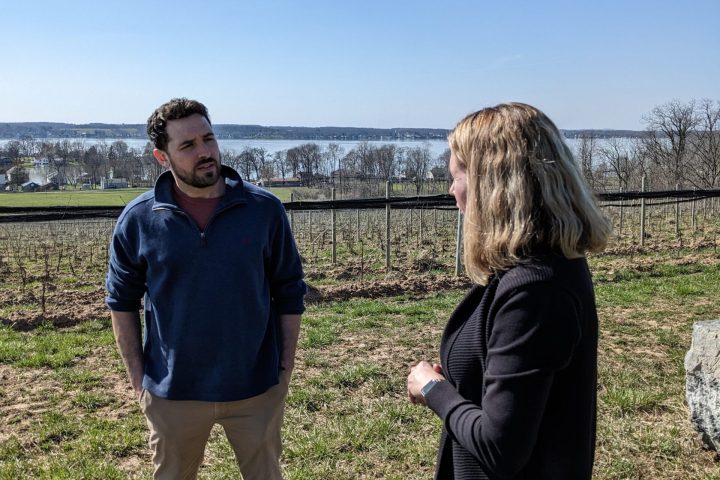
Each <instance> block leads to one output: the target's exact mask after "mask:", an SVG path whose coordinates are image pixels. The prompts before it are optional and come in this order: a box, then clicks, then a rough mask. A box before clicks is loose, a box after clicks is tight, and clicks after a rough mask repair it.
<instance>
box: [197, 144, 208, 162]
mask: <svg viewBox="0 0 720 480" xmlns="http://www.w3.org/2000/svg"><path fill="white" fill-rule="evenodd" d="M198 157H199V158H203V159H205V158H208V157H210V147H208V145H207V144H206V143H205V142H202V143H201V144H200V146H199V147H198Z"/></svg>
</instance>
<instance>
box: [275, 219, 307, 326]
mask: <svg viewBox="0 0 720 480" xmlns="http://www.w3.org/2000/svg"><path fill="white" fill-rule="evenodd" d="M280 210H281V213H280V214H279V215H278V217H279V218H278V220H277V222H276V226H275V230H274V233H273V238H272V240H271V241H272V251H271V254H270V270H269V272H268V273H269V277H270V291H271V294H272V297H273V301H274V302H275V305H276V307H277V309H278V313H280V314H300V313H303V312H304V311H305V306H304V304H303V298H304V296H305V292H306V290H307V287H306V286H305V282H304V281H303V276H304V274H303V270H302V263H301V261H300V254H299V253H298V250H297V246H296V245H295V239H294V238H293V234H292V230H291V229H290V223H289V222H288V219H287V215H286V214H285V210H284V208H283V207H282V205H281V206H280Z"/></svg>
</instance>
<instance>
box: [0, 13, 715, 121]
mask: <svg viewBox="0 0 720 480" xmlns="http://www.w3.org/2000/svg"><path fill="white" fill-rule="evenodd" d="M718 20H720V1H718V0H697V1H695V0H685V1H681V0H677V1H669V0H654V1H649V0H638V1H634V0H624V1H619V0H611V1H602V0H594V1H581V0H576V1H569V0H568V1H543V0H525V1H520V0H506V1H481V0H475V1H452V0H450V1H425V0H415V1H392V0H388V1H374V0H365V1H362V2H360V1H351V0H345V1H343V0H334V1H303V0H264V1H241V0H237V1H219V0H218V1H213V0H206V1H195V2H190V1H185V0H175V1H161V0H129V1H122V2H105V1H98V0H93V1H85V0H80V1H77V0H67V1H63V2H58V1H55V0H39V1H34V0H24V1H18V0H0V45H1V46H2V49H1V50H0V51H2V55H1V56H0V122H18V121H56V122H72V123H85V122H104V123H144V122H145V120H146V119H147V117H148V115H149V114H150V112H151V111H152V110H153V109H154V108H155V107H156V106H158V105H159V104H161V103H163V102H164V101H166V100H168V99H169V98H171V97H175V96H187V97H193V98H197V99H198V100H201V101H202V102H204V103H205V104H206V105H207V106H208V108H209V109H210V113H211V117H212V119H213V122H214V123H239V124H260V125H293V126H328V125H333V126H358V127H359V126H364V127H382V128H386V127H435V128H451V127H452V126H453V125H454V124H455V123H456V122H457V121H458V120H459V119H460V118H461V117H462V116H464V115H465V114H467V113H469V112H471V111H474V110H476V109H479V108H482V107H484V106H488V105H493V104H496V103H499V102H503V101H512V100H517V101H523V102H527V103H530V104H533V105H535V106H537V107H539V108H541V109H542V110H544V111H545V112H546V113H547V114H548V115H549V116H550V117H551V118H553V119H554V120H555V122H556V123H557V124H558V126H559V127H561V128H567V129H573V128H615V129H636V130H639V129H643V128H644V124H643V123H642V116H643V115H645V114H647V113H648V112H649V111H650V110H651V109H652V108H653V107H654V106H656V105H659V104H662V103H666V102H668V101H670V100H672V99H679V100H681V101H688V100H690V99H692V98H696V99H699V98H712V99H717V100H720V28H719V27H718Z"/></svg>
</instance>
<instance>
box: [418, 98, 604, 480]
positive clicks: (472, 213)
mask: <svg viewBox="0 0 720 480" xmlns="http://www.w3.org/2000/svg"><path fill="white" fill-rule="evenodd" d="M449 142H450V150H451V156H450V173H451V174H452V177H453V183H452V186H451V187H450V193H451V194H452V195H454V196H455V199H456V201H457V205H458V208H459V209H460V210H461V211H464V213H465V220H464V232H465V239H464V246H465V267H466V269H467V272H468V275H469V276H470V278H471V279H472V280H473V282H474V283H475V284H476V286H475V287H474V288H473V289H472V290H471V291H470V292H469V293H468V295H467V296H466V297H465V299H464V300H463V301H462V302H461V303H460V305H459V306H458V307H457V308H456V309H455V312H453V314H452V316H451V317H450V320H449V321H448V324H447V327H446V328H445V332H444V334H443V337H442V341H441V344H440V360H441V365H442V366H440V365H438V364H430V363H428V362H426V361H422V362H420V363H418V364H417V365H416V366H415V367H412V369H411V371H410V374H409V375H408V383H407V389H408V397H409V400H410V401H411V402H413V403H418V404H423V405H427V406H428V407H429V408H431V409H432V410H433V411H434V412H435V413H436V414H437V415H438V416H439V417H440V418H441V419H442V421H443V430H442V435H441V439H440V449H439V452H438V456H437V466H436V472H435V478H437V479H458V480H459V479H473V480H475V479H483V478H487V479H499V478H502V479H534V480H538V479H552V480H563V479H568V480H569V479H572V480H582V479H590V478H591V476H592V466H593V458H594V452H595V418H596V389H597V340H598V320H597V313H596V309H595V297H594V293H593V285H592V281H591V276H590V272H589V270H588V266H587V262H586V260H585V257H584V255H585V253H586V252H594V251H599V250H601V249H602V248H603V247H604V246H605V243H606V240H607V237H608V235H609V233H610V227H609V225H608V222H607V220H606V219H605V217H604V216H603V215H602V213H601V212H600V210H599V208H598V206H597V205H596V203H595V200H594V198H593V195H592V193H591V192H590V190H589V188H588V186H587V184H586V183H585V181H584V180H583V178H582V176H581V174H580V171H579V169H578V167H577V165H576V163H575V161H574V160H573V156H572V153H571V152H570V150H569V149H568V147H567V145H565V143H564V142H563V140H562V136H561V134H560V132H559V131H558V129H557V127H555V125H554V124H553V123H552V121H550V119H549V118H548V117H546V116H545V115H544V114H543V113H542V112H540V111H539V110H537V109H536V108H534V107H531V106H529V105H525V104H521V103H508V104H502V105H498V106H496V107H492V108H486V109H483V110H480V111H478V112H476V113H473V114H471V115H468V116H467V117H465V118H464V119H463V120H461V121H460V123H458V125H457V126H456V127H455V129H454V130H453V131H452V132H451V133H450V136H449Z"/></svg>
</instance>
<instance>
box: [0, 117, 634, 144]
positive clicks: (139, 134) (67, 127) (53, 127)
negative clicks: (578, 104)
mask: <svg viewBox="0 0 720 480" xmlns="http://www.w3.org/2000/svg"><path fill="white" fill-rule="evenodd" d="M214 127H215V133H216V134H217V136H218V138H219V139H227V140H308V141H312V140H324V141H365V140H367V141H388V142H389V141H402V140H416V141H417V140H445V139H446V138H447V135H448V133H449V132H450V130H448V129H439V128H363V127H283V126H269V127H266V126H262V125H236V124H216V125H215V126H214ZM562 132H563V134H564V135H565V137H567V138H580V137H583V136H592V137H595V138H613V137H622V138H631V137H642V136H644V135H645V134H646V132H644V131H636V130H611V129H578V130H562ZM24 138H32V139H34V140H42V139H45V138H51V139H63V138H68V139H70V138H75V139H76V138H87V139H94V140H102V139H113V140H115V139H124V138H127V139H146V138H147V134H146V132H145V125H144V124H105V123H89V124H72V123H53V122H15V123H11V122H0V139H2V140H21V139H24Z"/></svg>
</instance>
